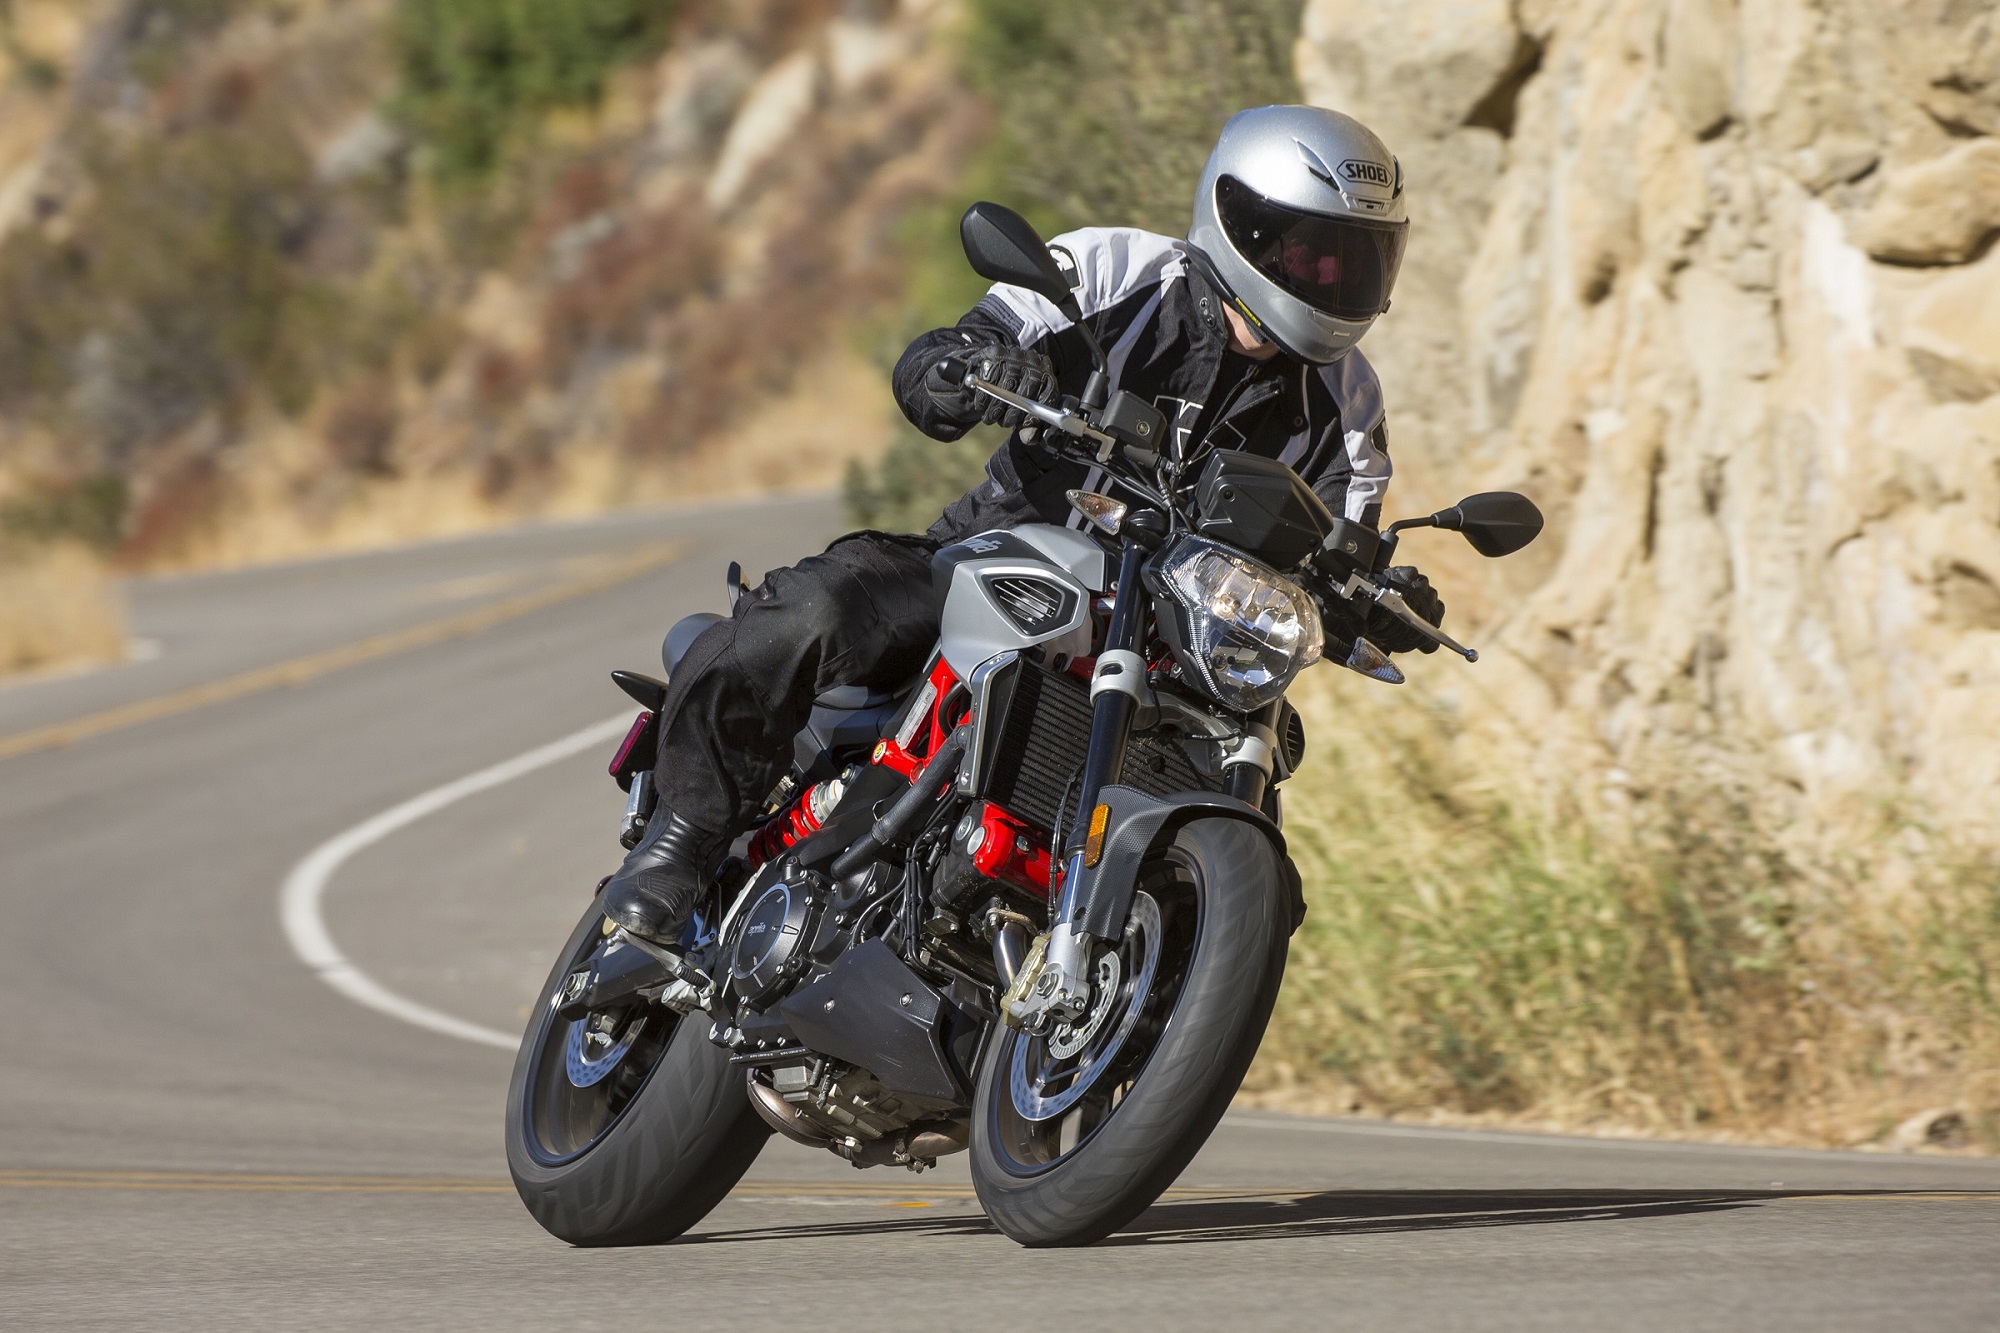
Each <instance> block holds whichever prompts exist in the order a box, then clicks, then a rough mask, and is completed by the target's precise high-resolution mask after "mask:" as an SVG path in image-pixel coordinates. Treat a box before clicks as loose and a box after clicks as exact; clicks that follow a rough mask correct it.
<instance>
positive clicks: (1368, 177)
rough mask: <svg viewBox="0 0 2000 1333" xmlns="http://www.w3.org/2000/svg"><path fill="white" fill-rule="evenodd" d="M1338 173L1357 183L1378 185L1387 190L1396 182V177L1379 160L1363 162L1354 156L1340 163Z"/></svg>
mask: <svg viewBox="0 0 2000 1333" xmlns="http://www.w3.org/2000/svg"><path fill="white" fill-rule="evenodd" d="M1340 174H1341V175H1342V176H1344V177H1346V178H1347V179H1348V180H1351V181H1353V182H1354V183H1355V184H1357V185H1379V186H1381V187H1382V188H1383V189H1385V190H1388V189H1393V188H1394V187H1395V184H1396V178H1395V177H1394V176H1392V175H1391V174H1390V173H1389V168H1387V167H1385V166H1383V165H1382V164H1381V163H1380V162H1363V161H1362V160H1361V159H1360V158H1355V157H1350V158H1348V159H1347V160H1346V161H1345V162H1342V163H1341V164H1340Z"/></svg>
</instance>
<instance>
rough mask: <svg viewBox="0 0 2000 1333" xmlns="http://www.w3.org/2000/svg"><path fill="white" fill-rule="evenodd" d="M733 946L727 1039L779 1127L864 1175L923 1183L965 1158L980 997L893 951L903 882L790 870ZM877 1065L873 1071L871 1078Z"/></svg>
mask: <svg viewBox="0 0 2000 1333" xmlns="http://www.w3.org/2000/svg"><path fill="white" fill-rule="evenodd" d="M745 893H746V898H745V905H744V907H743V908H742V910H741V912H740V913H738V914H737V915H736V916H735V918H734V919H733V920H732V921H731V922H729V923H728V926H727V930H728V934H727V935H726V936H725V938H724V941H723V945H724V947H723V950H722V955H721V956H722V959H723V960H724V973H725V984H726V987H727V990H728V993H729V995H730V996H731V997H732V1000H733V1020H732V1021H731V1022H730V1023H728V1024H727V1025H724V1024H717V1029H716V1032H715V1034H714V1035H715V1037H716V1038H717V1040H719V1041H721V1042H722V1043H723V1044H724V1045H725V1046H727V1047H729V1048H730V1049H731V1050H732V1051H733V1052H735V1055H734V1057H733V1061H732V1062H733V1063H736V1064H739V1065H743V1066H744V1067H745V1076H746V1078H747V1080H748V1090H749V1093H750V1097H751V1100H752V1103H753V1104H754V1105H755V1106H756V1108H757V1110H758V1112H759V1113H760V1114H761V1115H763V1117H764V1119H765V1120H767V1121H768V1122H769V1123H770V1124H771V1125H772V1127H773V1128H775V1129H777V1130H778V1131H779V1132H780V1133H783V1134H785V1135H786V1136H787V1137H789V1138H792V1139H794V1140H797V1141H798V1142H801V1143H810V1144H814V1145H816V1146H819V1147H824V1148H828V1149H830V1150H832V1151H834V1152H836V1153H838V1154H840V1155H841V1156H843V1157H846V1158H848V1159H849V1160H850V1161H853V1162H855V1163H857V1164H858V1165H864V1166H873V1165H881V1164H897V1165H903V1166H908V1167H910V1168H911V1169H913V1170H920V1169H922V1168H923V1167H924V1166H926V1165H928V1164H929V1163H931V1162H933V1161H935V1160H936V1158H937V1157H938V1156H939V1155H940V1154H941V1153H948V1152H955V1151H957V1150H958V1149H960V1148H963V1147H964V1146H965V1132H966V1129H965V1123H964V1122H963V1120H962V1119H959V1118H956V1117H958V1116H959V1115H960V1114H961V1112H960V1108H962V1107H963V1106H964V1105H965V1103H966V1102H967V1101H969V1100H970V1090H971V1079H972V1069H971V1065H972V1062H973V1059H974V1056H975V1053H976V1048H977V1044H978V1034H979V1031H980V1030H981V1028H982V1027H983V1026H984V1022H985V1018H986V1013H985V1010H986V1008H987V1005H986V1001H985V1000H984V998H983V997H982V995H981V993H980V988H979V987H976V986H973V985H969V984H965V983H963V982H955V981H952V980H950V979H948V978H938V977H936V976H933V977H932V978H931V979H926V977H924V976H920V975H919V974H918V973H916V972H915V971H913V970H911V968H910V967H909V966H908V965H906V964H905V963H904V961H903V960H902V958H901V957H900V956H898V954H897V953H896V951H894V950H892V949H891V948H890V947H889V946H888V945H887V944H886V943H885V942H884V941H883V939H882V938H881V936H882V935H883V933H884V932H885V931H887V930H889V929H891V928H892V927H893V926H894V925H895V924H896V923H897V922H898V920H899V915H900V910H901V905H902V902H903V897H904V895H903V889H902V875H901V874H900V873H899V872H896V871H893V870H892V869H891V868H890V867H888V866H885V865H878V866H876V867H874V868H873V869H872V870H871V871H870V872H868V873H866V874H863V875H858V876H854V877H852V878H851V879H850V880H849V881H846V882H842V883H838V884H836V883H834V882H833V881H831V880H830V879H829V878H828V877H827V876H825V875H824V874H822V873H820V872H819V871H817V870H813V869H810V868H807V867H804V866H801V865H799V864H798V862H797V860H796V859H795V858H791V857H786V858H782V859H780V860H778V861H776V862H773V863H771V864H769V865H767V866H766V867H765V868H764V870H763V871H762V872H760V873H759V875H758V876H757V879H756V881H754V882H753V883H752V884H751V885H750V886H749V888H748V889H747V890H746V891H745ZM864 1060H865V1062H866V1064H870V1065H874V1066H875V1067H876V1068H875V1069H870V1068H867V1067H864Z"/></svg>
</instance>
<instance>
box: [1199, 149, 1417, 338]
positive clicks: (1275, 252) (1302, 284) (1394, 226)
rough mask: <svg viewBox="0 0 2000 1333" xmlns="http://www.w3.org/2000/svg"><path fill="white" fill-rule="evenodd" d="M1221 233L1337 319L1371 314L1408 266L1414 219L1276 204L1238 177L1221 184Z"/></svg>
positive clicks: (1376, 312)
mask: <svg viewBox="0 0 2000 1333" xmlns="http://www.w3.org/2000/svg"><path fill="white" fill-rule="evenodd" d="M1215 211H1216V213H1217V214H1218V215H1219V216H1220V217H1221V219H1222V234H1223V235H1224V236H1226V237H1228V238H1229V243H1230V244H1231V245H1233V246H1235V247H1236V250H1237V253H1238V254H1241V255H1242V256H1243V257H1244V258H1245V259H1247V260H1249V261H1250V263H1251V265H1252V266H1253V267H1254V268H1255V269H1256V270H1257V271H1258V272H1259V273H1261V274H1263V275H1264V276H1265V277H1267V278H1269V279H1270V280H1271V281H1272V282H1275V283H1277V284H1278V286H1280V287H1282V288H1284V289H1285V290H1286V291H1287V292H1289V293H1291V294H1292V295H1293V296H1296V297H1298V298H1299V300H1301V301H1304V302H1305V303H1306V304H1307V305H1309V306H1311V307H1312V308H1313V309H1315V310H1318V311H1321V312H1322V313H1325V314H1328V315H1332V316H1333V317H1334V318H1336V319H1372V318H1374V317H1375V316H1376V315H1379V314H1381V313H1382V308H1383V307H1384V306H1386V305H1388V303H1389V292H1390V289H1392V288H1393V287H1394V286H1395V285H1396V270H1397V269H1399V268H1401V267H1402V265H1403V242H1404V240H1405V239H1406V238H1407V237H1408V235H1409V226H1410V224H1409V223H1407V222H1363V221H1360V220H1358V219H1355V218H1338V217H1329V216H1327V215H1326V214H1324V213H1308V212H1306V211H1305V210H1304V209H1300V208H1292V207H1289V206H1288V205H1285V204H1280V203H1274V202H1273V201H1271V200H1269V199H1266V198H1265V197H1264V196H1263V195H1261V194H1258V193H1257V192H1256V191H1255V190H1253V189H1251V188H1250V187H1249V186H1247V185H1245V184H1244V183H1243V182H1242V181H1239V180H1237V179H1236V178H1235V177H1234V176H1223V177H1221V178H1220V179H1218V180H1217V181H1216V183H1215Z"/></svg>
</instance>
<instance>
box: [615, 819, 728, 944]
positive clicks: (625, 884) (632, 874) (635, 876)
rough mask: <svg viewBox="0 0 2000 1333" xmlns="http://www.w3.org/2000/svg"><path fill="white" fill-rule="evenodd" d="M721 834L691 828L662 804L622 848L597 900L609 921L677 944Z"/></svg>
mask: <svg viewBox="0 0 2000 1333" xmlns="http://www.w3.org/2000/svg"><path fill="white" fill-rule="evenodd" d="M725 841H726V840H725V839H724V838H723V837H722V835H720V834H716V833H709V832H707V831H706V830H703V829H699V828H696V827H695V826H694V825H693V824H690V823H688V822H687V821H686V820H685V819H682V818H681V817H680V816H679V815H677V814H675V813H674V812H673V811H671V810H669V809H667V808H666V807H665V806H661V807H659V808H658V809H657V810H655V811H653V817H652V818H651V819H650V820H648V821H647V822H646V836H645V839H644V840H643V841H642V842H640V844H639V845H638V846H637V847H634V848H633V849H632V850H631V851H629V852H627V853H626V854H625V864H624V865H621V866H619V867H618V873H617V874H615V875H613V876H612V877H611V879H610V880H609V882H607V883H606V884H605V886H604V892H603V894H602V896H601V897H600V898H599V900H598V905H599V906H600V907H601V908H602V909H603V911H604V915H605V916H606V917H607V918H609V920H610V921H611V924H612V925H614V926H623V927H624V928H625V929H626V930H629V931H631V932H632V933H633V934H634V935H643V936H645V937H646V938H647V939H649V940H652V941H653V942H655V943H657V944H664V945H668V946H674V945H678V944H679V943H680V937H681V927H682V926H684V925H686V924H687V920H688V916H689V915H690V914H691V913H692V912H693V911H694V905H695V901H696V900H697V899H699V898H700V897H701V891H702V889H703V887H704V886H705V885H706V883H707V879H708V869H709V863H710V862H711V861H713V860H714V858H715V853H716V852H717V851H719V850H720V849H721V847H722V846H723V844H724V842H725Z"/></svg>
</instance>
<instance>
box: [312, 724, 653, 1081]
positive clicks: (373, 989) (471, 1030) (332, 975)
mask: <svg viewBox="0 0 2000 1333" xmlns="http://www.w3.org/2000/svg"><path fill="white" fill-rule="evenodd" d="M631 725H632V718H631V716H630V715H629V714H620V715H619V716H617V717H614V718H607V719H606V720H604V721H602V722H598V723H593V724H592V725H590V726H588V727H585V728H584V729H583V730H581V731H577V732H572V733H571V734H570V735H568V736H565V737H563V738H562V739H561V740H557V741H550V742H549V743H548V744H547V745H542V746H538V747H536V748H535V749H532V750H530V751H528V752H527V753H526V754H523V755H516V756H515V757H514V758H512V759H508V760H506V761H504V762H502V763H498V764H494V765H493V766H492V767H490V768H482V769H480V770H479V771H478V772H477V773H470V774H467V775H466V776H465V777H462V778H459V779H457V780H456V781H453V782H447V783H445V784H444V785H443V786H442V787H433V788H431V790H429V791H427V792H425V793H423V795H421V796H413V797H411V798H410V799H409V800H407V801H404V802H403V803H402V804H401V805H398V806H394V807H391V808H390V809H387V810H384V811H383V812H382V813H381V814H379V815H376V816H374V817H373V818H372V819H365V820H363V821H362V822H361V823H359V824H356V825H355V826H354V827H353V828H351V829H348V830H347V831H346V832H345V833H340V834H337V835H335V836H334V837H331V838H328V839H327V840H326V841H325V842H323V843H321V844H320V845H319V846H317V847H315V848H313V850H312V851H311V852H310V853H308V854H307V855H306V857H305V859H304V860H302V861H300V862H299V863H298V864H297V865H295V866H293V867H292V871H291V873H290V874H288V875H286V876H285V885H284V887H283V888H282V889H281V890H279V893H278V920H279V922H280V923H281V924H282V925H283V926H284V928H285V940H286V942H287V943H289V944H290V945H291V946H292V952H293V953H295V954H297V955H298V956H299V961H300V962H302V963H304V964H305V965H306V966H307V967H309V968H311V969H312V970H313V971H314V972H316V973H318V974H319V979H320V980H321V981H324V982H325V983H326V984H327V985H329V986H331V987H333V988H334V989H335V990H337V991H339V992H340V993H341V994H342V995H345V996H346V997H347V998H348V999H350V1000H353V1001H354V1002H355V1003H356V1004H360V1005H365V1006H366V1007H368V1008H370V1009H373V1010H376V1011H377V1012H378V1013H384V1014H387V1015H389V1016H390V1017H391V1018H399V1019H401V1020H402V1021H403V1022H405V1023H410V1024H414V1025H415V1026H417V1027H420V1028H427V1029H429V1030H430V1031H432V1032H439V1033H442V1034H444V1035H445V1036H447V1037H457V1038H458V1039H459V1040H461V1041H471V1042H477V1043H479V1044H480V1045H482V1046H494V1047H498V1048H500V1049H502V1050H508V1051H511V1050H513V1049H515V1048H516V1047H517V1046H519V1045H520V1044H521V1039H520V1037H518V1036H516V1035H513V1034H510V1033H506V1032H500V1031H498V1030H496V1029H494V1028H489V1027H483V1026H481V1025H480V1024H478V1023H470V1022H467V1021H466V1020H465V1019H462V1018H454V1017H452V1016H451V1015H450V1014H447V1013H441V1012H439V1011H438V1010H436V1009H432V1008H431V1007H430V1006H428V1005H423V1004H418V1003H417V1002H416V1001H415V1000H408V999H405V998H403V997H402V996H400V995H398V994H396V993H395V992H394V991H392V990H390V989H389V988H388V987H387V986H384V985H383V984H382V983H381V982H379V981H377V980H375V979H374V978H373V977H371V976H369V975H368V974H367V973H366V972H363V971H362V970H361V969H360V968H358V967H356V966H355V965H354V964H353V963H352V962H351V961H349V959H348V957H347V955H346V954H344V953H342V952H341V951H340V946H339V945H337V944H335V943H334V942H333V934H332V932H331V931H329V930H328V929H327V928H326V918H325V916H324V915H323V914H322V913H321V911H320V907H321V904H322V902H323V901H324V899H325V897H326V889H327V885H328V884H329V883H330V882H331V881H332V879H333V876H334V873H335V872H336V871H338V870H339V869H340V867H341V866H342V865H343V864H345V863H346V862H347V860H348V859H349V858H350V857H352V856H353V855H354V854H355V853H356V852H359V851H361V850H363V849H364V848H367V847H371V846H373V845H374V844H376V843H378V842H380V841H382V839H384V838H386V837H388V836H389V835H390V834H392V833H394V832H396V831H397V830H398V829H402V828H406V827H408V826H409V825H411V824H414V823H416V822H417V821H418V820H419V819H423V818H426V817H427V816H430V815H434V814H436V813H437V812H438V811H440V810H442V809H444V808H445V807H446V806H449V805H454V804H456V803H457V802H459V801H462V800H464V799H465V798H466V797H468V796H473V795H476V794H478V793H479V792H482V791H486V790H488V789H489V788H492V787H498V786H500V785H501V784H502V783H505V782H512V781H513V780H514V779H515V778H518V777H522V776H524V775H526V774H529V773H532V772H534V771H535V770H536V769H538V768H546V767H548V766H549V765H550V764H553V763H557V762H559V761H560V760H564V759H567V758H569V757H570V756H571V755H573V754H576V753H578V752H579V751H582V750H587V749H589V748H591V747H592V746H594V745H602V744H604V743H605V742H606V741H609V740H611V739H613V738H615V737H617V736H620V735H622V734H624V732H625V731H626V730H627V729H628V728H629V727H631Z"/></svg>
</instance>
